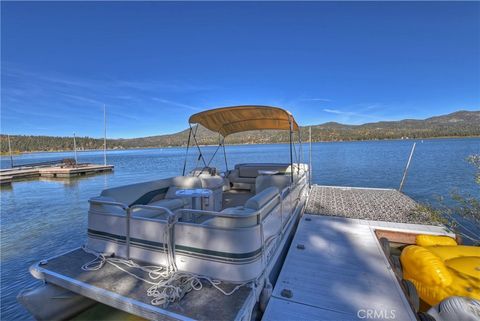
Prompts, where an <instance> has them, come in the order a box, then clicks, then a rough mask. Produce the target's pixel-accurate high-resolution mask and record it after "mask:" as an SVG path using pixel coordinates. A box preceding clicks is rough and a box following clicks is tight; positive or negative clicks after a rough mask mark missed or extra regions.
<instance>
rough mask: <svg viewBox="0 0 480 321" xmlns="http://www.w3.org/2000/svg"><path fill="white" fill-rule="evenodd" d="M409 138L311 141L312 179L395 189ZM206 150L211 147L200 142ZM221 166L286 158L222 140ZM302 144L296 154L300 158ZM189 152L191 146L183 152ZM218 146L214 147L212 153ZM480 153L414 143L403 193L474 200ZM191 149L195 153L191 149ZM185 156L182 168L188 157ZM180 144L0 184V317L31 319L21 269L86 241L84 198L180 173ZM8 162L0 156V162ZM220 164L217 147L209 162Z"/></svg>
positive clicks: (48, 156)
mask: <svg viewBox="0 0 480 321" xmlns="http://www.w3.org/2000/svg"><path fill="white" fill-rule="evenodd" d="M412 144H413V141H410V140H409V141H371V142H339V143H315V144H313V147H312V151H313V152H312V164H313V166H312V167H313V183H317V184H323V185H341V186H363V187H383V188H398V186H399V184H400V180H401V178H402V174H403V169H404V167H405V164H406V162H407V159H408V154H409V152H410V149H411V147H412ZM203 149H204V150H205V154H206V155H207V156H208V155H212V154H213V153H214V151H215V147H205V148H203ZM226 149H227V156H228V164H229V167H230V168H231V167H233V164H235V163H241V162H289V149H288V145H243V146H227V148H226ZM307 149H308V146H307V145H305V146H304V160H308V152H307ZM191 151H192V152H195V150H191ZM220 152H221V151H219V153H220ZM475 153H476V154H480V139H478V138H472V139H432V140H424V141H417V147H416V151H415V154H414V156H413V160H412V164H411V167H410V170H409V174H408V177H407V181H406V184H405V186H404V192H405V193H406V194H407V195H409V196H410V197H412V198H413V199H415V200H417V201H420V202H425V201H434V200H435V196H448V195H449V193H450V192H451V191H452V190H455V189H456V190H458V191H460V192H463V193H470V194H472V195H475V196H478V197H479V198H480V191H479V189H478V185H476V184H475V182H474V179H473V175H474V172H475V171H474V168H473V166H471V165H469V164H468V163H467V162H466V160H465V159H466V158H467V157H468V156H469V155H471V154H475ZM196 155H198V154H196ZM196 155H192V157H190V158H189V167H190V168H191V167H193V166H194V165H195V163H196ZM184 156H185V149H184V148H163V149H147V150H128V151H109V152H108V154H107V157H108V163H109V164H113V165H115V171H114V172H113V173H110V174H101V175H96V176H90V177H83V178H80V179H65V180H61V179H57V180H51V179H49V180H46V179H36V180H30V181H22V182H14V183H13V185H12V187H11V188H2V190H1V319H2V320H24V319H31V317H30V316H29V315H28V314H27V312H26V311H25V310H24V309H23V308H22V307H21V306H20V305H19V304H18V303H17V301H16V298H15V297H16V295H17V293H18V292H19V291H20V290H21V289H22V288H24V287H26V286H31V285H34V284H35V282H36V281H35V280H34V279H33V277H31V276H30V274H29V273H28V267H29V266H30V265H31V264H33V263H35V262H36V261H39V260H40V259H44V258H48V257H51V256H54V255H57V254H60V253H62V252H65V251H67V250H69V249H72V248H75V247H78V246H79V245H81V244H82V243H83V242H84V241H85V239H86V227H87V210H88V202H87V201H88V199H89V198H90V197H92V196H96V195H98V194H99V193H100V192H101V190H103V189H105V188H109V187H114V186H119V185H124V184H130V183H134V182H140V181H147V180H154V179H159V178H165V177H169V176H173V175H180V174H181V171H182V168H183V159H184ZM67 157H70V158H73V153H32V154H25V155H20V156H15V157H14V162H15V164H24V163H29V162H40V161H48V160H56V159H62V158H67ZM78 161H79V162H92V163H103V154H102V153H101V152H79V153H78ZM9 164H10V160H9V159H8V158H5V157H2V158H1V166H2V168H7V167H9ZM212 164H213V165H214V166H217V168H220V169H222V170H223V169H224V168H225V163H224V159H223V156H222V155H221V153H220V154H219V155H217V159H216V160H214V161H213V162H212Z"/></svg>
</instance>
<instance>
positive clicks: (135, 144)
mask: <svg viewBox="0 0 480 321" xmlns="http://www.w3.org/2000/svg"><path fill="white" fill-rule="evenodd" d="M301 131H302V139H303V141H306V140H307V139H308V128H307V127H303V128H301ZM465 136H480V111H458V112H455V113H452V114H448V115H443V116H437V117H432V118H427V119H424V120H414V119H405V120H401V121H388V122H387V121H383V122H377V123H368V124H363V125H343V124H339V123H334V122H330V123H325V124H321V125H315V126H312V139H313V141H352V140H372V139H396V138H402V137H404V138H405V137H408V138H432V137H465ZM187 137H188V130H184V131H181V132H179V133H175V134H170V135H159V136H151V137H142V138H133V139H109V140H107V145H108V148H109V149H130V148H154V147H166V146H183V145H185V144H186V142H187ZM197 137H198V142H199V144H216V143H217V142H218V134H214V133H212V132H211V131H209V130H207V129H205V128H203V127H200V128H199V129H198V133H197ZM288 139H289V135H288V132H285V131H255V132H244V133H238V134H234V135H231V136H228V137H227V139H226V143H227V144H261V143H281V142H287V141H288ZM10 141H11V144H12V150H13V151H15V152H28V151H60V150H72V149H73V138H72V137H53V136H19V135H14V136H10ZM0 142H1V151H2V153H5V152H7V151H8V144H7V141H6V136H5V135H0ZM76 142H77V149H79V150H87V149H101V148H103V139H95V138H91V137H77V138H76Z"/></svg>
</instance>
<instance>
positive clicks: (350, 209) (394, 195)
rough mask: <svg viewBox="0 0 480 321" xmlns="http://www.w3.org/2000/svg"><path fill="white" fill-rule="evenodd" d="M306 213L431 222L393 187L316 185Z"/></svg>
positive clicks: (426, 215)
mask: <svg viewBox="0 0 480 321" xmlns="http://www.w3.org/2000/svg"><path fill="white" fill-rule="evenodd" d="M305 213H309V214H314V215H327V216H339V217H348V218H356V219H366V220H375V221H388V222H396V223H410V224H426V223H427V224H428V223H430V222H431V217H430V215H429V214H428V213H425V212H421V211H419V209H418V204H417V203H416V202H415V201H414V200H412V199H411V198H410V197H408V196H407V195H405V194H402V193H400V192H399V191H397V190H394V189H374V188H356V187H336V186H335V187H334V186H319V185H314V186H312V189H311V191H310V197H309V201H308V204H307V208H306V211H305Z"/></svg>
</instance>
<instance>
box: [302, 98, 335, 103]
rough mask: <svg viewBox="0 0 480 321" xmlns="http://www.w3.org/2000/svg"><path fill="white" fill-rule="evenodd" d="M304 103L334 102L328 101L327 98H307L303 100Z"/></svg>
mask: <svg viewBox="0 0 480 321" xmlns="http://www.w3.org/2000/svg"><path fill="white" fill-rule="evenodd" d="M302 100H303V101H318V102H322V103H329V102H332V100H331V99H327V98H305V99H302Z"/></svg>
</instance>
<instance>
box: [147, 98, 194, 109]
mask: <svg viewBox="0 0 480 321" xmlns="http://www.w3.org/2000/svg"><path fill="white" fill-rule="evenodd" d="M152 100H154V101H157V102H159V103H163V104H166V105H170V106H175V107H180V108H186V109H189V110H194V111H199V110H200V108H198V107H195V106H191V105H187V104H183V103H179V102H176V101H172V100H168V99H163V98H158V97H152Z"/></svg>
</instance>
